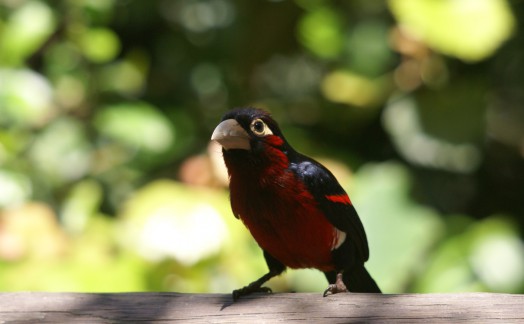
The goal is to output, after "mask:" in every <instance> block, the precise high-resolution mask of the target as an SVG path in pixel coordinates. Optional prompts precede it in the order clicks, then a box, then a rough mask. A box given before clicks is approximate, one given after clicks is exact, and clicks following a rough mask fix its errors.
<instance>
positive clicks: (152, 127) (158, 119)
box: [95, 103, 175, 154]
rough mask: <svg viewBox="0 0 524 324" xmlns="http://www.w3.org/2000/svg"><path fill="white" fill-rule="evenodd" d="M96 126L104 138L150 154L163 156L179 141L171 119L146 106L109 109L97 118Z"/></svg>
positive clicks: (123, 106) (119, 106) (110, 107)
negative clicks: (175, 141) (176, 138)
mask: <svg viewBox="0 0 524 324" xmlns="http://www.w3.org/2000/svg"><path fill="white" fill-rule="evenodd" d="M95 125H96V128H97V129H98V131H99V132H100V133H101V134H102V135H104V136H106V137H108V138H111V139H113V140H116V141H118V142H121V143H123V144H125V145H129V146H131V147H134V148H138V149H141V150H144V151H146V152H148V153H157V154H159V153H163V152H165V151H167V150H168V149H169V148H170V146H171V145H172V144H173V142H174V140H175V133H174V131H173V129H172V126H171V124H170V122H169V121H168V120H167V118H166V117H165V116H164V115H163V114H162V113H160V112H159V111H158V110H157V109H156V108H155V107H153V106H151V105H148V104H146V103H122V104H117V105H112V106H108V107H105V108H103V109H101V110H100V112H99V113H98V114H97V115H96V117H95Z"/></svg>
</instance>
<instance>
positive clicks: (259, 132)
mask: <svg viewBox="0 0 524 324" xmlns="http://www.w3.org/2000/svg"><path fill="white" fill-rule="evenodd" d="M249 128H250V129H251V131H252V132H253V134H255V135H256V136H259V137H262V136H267V135H273V132H272V131H271V129H269V127H267V125H266V123H264V121H263V120H262V119H260V118H257V119H255V120H253V121H252V122H251V125H249Z"/></svg>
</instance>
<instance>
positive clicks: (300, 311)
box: [0, 292, 524, 323]
mask: <svg viewBox="0 0 524 324" xmlns="http://www.w3.org/2000/svg"><path fill="white" fill-rule="evenodd" d="M11 321H13V322H15V323H116V322H123V321H131V322H133V323H136V322H144V323H160V322H162V323H166V322H167V323H168V322H171V321H173V322H175V321H180V322H184V323H186V322H197V323H209V322H211V323H233V322H254V323H258V322H271V323H272V322H283V323H287V322H289V321H305V322H310V323H352V322H360V323H361V322H375V321H378V322H396V323H412V322H427V323H461V322H471V323H490V322H500V323H516V322H519V323H523V322H524V295H510V294H493V293H461V294H403V295H380V294H351V293H349V294H337V295H333V296H328V297H326V298H323V297H322V294H321V293H277V294H271V295H260V294H258V295H252V296H248V297H244V298H241V299H240V300H239V301H237V302H235V303H233V301H232V299H231V296H230V295H229V294H228V295H223V294H179V293H107V294H92V293H43V292H16V293H0V323H4V322H7V323H9V322H11Z"/></svg>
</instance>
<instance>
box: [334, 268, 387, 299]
mask: <svg viewBox="0 0 524 324" xmlns="http://www.w3.org/2000/svg"><path fill="white" fill-rule="evenodd" d="M343 278H344V279H343V280H344V284H345V285H346V287H347V288H348V290H349V291H350V292H361V293H381V291H380V288H379V287H378V285H377V283H376V282H375V280H373V278H372V277H371V275H370V274H369V272H368V271H367V270H366V268H364V265H361V266H356V267H354V268H352V269H348V270H346V271H344V275H343Z"/></svg>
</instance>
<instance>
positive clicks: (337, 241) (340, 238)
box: [331, 228, 346, 251]
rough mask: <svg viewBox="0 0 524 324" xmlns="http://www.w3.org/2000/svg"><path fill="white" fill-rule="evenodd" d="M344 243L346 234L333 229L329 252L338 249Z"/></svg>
mask: <svg viewBox="0 0 524 324" xmlns="http://www.w3.org/2000/svg"><path fill="white" fill-rule="evenodd" d="M344 241H346V232H342V231H341V230H339V229H338V228H335V238H334V239H333V245H332V246H331V251H333V250H336V249H338V248H339V247H340V246H341V245H342V243H344Z"/></svg>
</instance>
